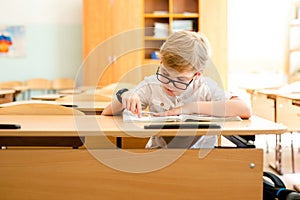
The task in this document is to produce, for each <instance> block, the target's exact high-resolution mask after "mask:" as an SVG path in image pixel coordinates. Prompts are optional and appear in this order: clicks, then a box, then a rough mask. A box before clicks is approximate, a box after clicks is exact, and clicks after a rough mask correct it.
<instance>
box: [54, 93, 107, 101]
mask: <svg viewBox="0 0 300 200" xmlns="http://www.w3.org/2000/svg"><path fill="white" fill-rule="evenodd" d="M56 101H59V102H82V101H86V102H87V101H89V102H93V101H98V102H110V101H112V96H111V95H100V94H95V95H94V94H75V95H67V96H64V97H62V98H59V99H56Z"/></svg>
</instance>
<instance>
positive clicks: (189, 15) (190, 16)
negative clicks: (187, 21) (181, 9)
mask: <svg viewBox="0 0 300 200" xmlns="http://www.w3.org/2000/svg"><path fill="white" fill-rule="evenodd" d="M198 17H199V14H196V13H195V14H182V13H178V14H173V18H198Z"/></svg>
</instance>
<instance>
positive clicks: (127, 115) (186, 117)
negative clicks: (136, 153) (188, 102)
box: [123, 109, 242, 122]
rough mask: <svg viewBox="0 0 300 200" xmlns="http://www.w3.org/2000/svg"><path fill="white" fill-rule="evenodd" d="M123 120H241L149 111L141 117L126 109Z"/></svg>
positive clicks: (238, 118) (237, 118) (236, 117)
mask: <svg viewBox="0 0 300 200" xmlns="http://www.w3.org/2000/svg"><path fill="white" fill-rule="evenodd" d="M123 121H124V122H188V121H198V122H212V121H213V122H222V121H242V119H241V118H240V117H239V116H235V117H214V116H208V115H197V114H195V115H185V114H182V115H175V116H153V115H152V114H151V112H145V111H143V112H142V117H138V116H137V115H136V114H133V113H132V112H130V111H128V110H126V109H125V110H124V111H123Z"/></svg>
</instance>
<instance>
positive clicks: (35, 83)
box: [25, 78, 51, 99]
mask: <svg viewBox="0 0 300 200" xmlns="http://www.w3.org/2000/svg"><path fill="white" fill-rule="evenodd" d="M25 86H26V87H27V91H28V99H30V97H31V91H33V90H40V91H44V93H48V91H49V90H51V81H50V80H48V79H44V78H33V79H29V80H27V81H26V82H25Z"/></svg>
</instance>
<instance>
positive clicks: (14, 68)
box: [0, 0, 82, 81]
mask: <svg viewBox="0 0 300 200" xmlns="http://www.w3.org/2000/svg"><path fill="white" fill-rule="evenodd" d="M0 5H1V12H0V25H24V26H25V34H26V56H23V57H3V56H2V57H0V70H1V75H0V81H8V80H22V81H25V80H28V79H30V78H36V77H42V78H48V79H54V78H57V77H71V78H75V76H76V73H77V70H78V68H79V67H80V65H81V52H82V47H81V41H82V40H81V35H82V33H81V29H82V28H81V27H82V20H81V18H82V17H81V16H82V11H81V9H82V0H9V1H8V0H0Z"/></svg>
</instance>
